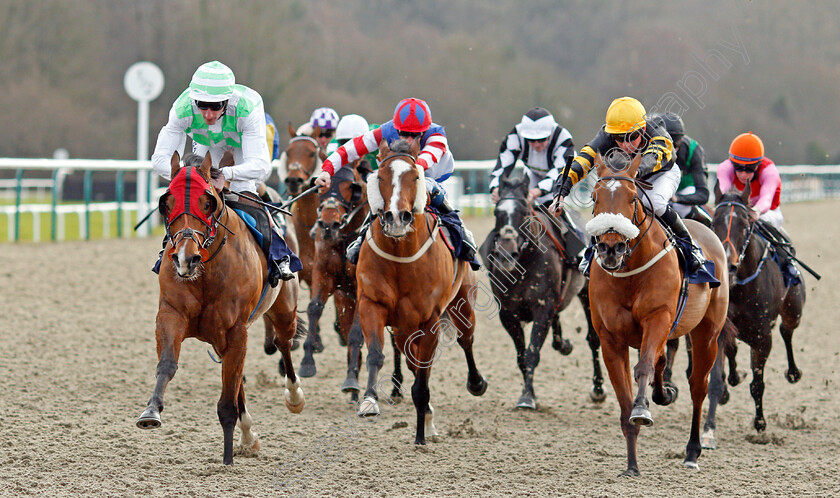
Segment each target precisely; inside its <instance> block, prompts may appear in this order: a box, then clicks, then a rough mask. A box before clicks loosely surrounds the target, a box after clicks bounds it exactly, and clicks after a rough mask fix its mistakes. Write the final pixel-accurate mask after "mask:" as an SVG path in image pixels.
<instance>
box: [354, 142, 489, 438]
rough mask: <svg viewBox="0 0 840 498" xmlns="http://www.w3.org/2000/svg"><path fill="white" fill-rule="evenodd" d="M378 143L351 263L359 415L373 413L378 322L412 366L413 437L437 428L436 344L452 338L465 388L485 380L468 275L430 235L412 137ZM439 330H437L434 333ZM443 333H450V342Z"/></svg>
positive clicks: (381, 333) (380, 340) (477, 389)
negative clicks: (358, 327) (357, 325)
mask: <svg viewBox="0 0 840 498" xmlns="http://www.w3.org/2000/svg"><path fill="white" fill-rule="evenodd" d="M393 147H394V148H393V150H391V149H389V147H388V145H387V144H386V142H385V141H383V142H382V143H381V144H380V146H379V157H378V159H379V170H378V171H377V172H376V174H373V175H370V176H369V177H368V181H367V185H368V188H367V193H368V201H369V203H370V209H371V212H372V213H375V214H376V220H375V221H374V222H373V224H372V225H371V227H370V229H369V230H368V234H367V237H366V240H365V243H364V244H363V245H362V248H361V253H360V255H359V263H358V265H357V267H356V285H357V288H358V291H357V303H358V308H359V317H360V319H361V324H362V331H363V333H364V338H365V344H366V345H367V347H368V357H367V366H368V383H367V390H366V391H365V395H364V399H363V400H362V402H361V403H360V404H359V409H358V413H359V415H361V416H376V415H378V414H379V405H378V402H377V397H378V395H377V391H376V384H377V376H378V374H379V370H380V369H381V368H382V364H383V360H384V355H383V354H382V349H383V345H384V344H385V327H386V326H388V325H390V326H391V327H392V333H393V337H394V339H395V340H396V344H397V347H398V348H399V350H400V352H401V353H403V354H404V355H406V363H407V364H408V366H409V369H410V370H411V371H412V372H413V373H414V384H413V385H412V387H411V397H412V400H413V401H414V407H415V410H416V412H417V431H416V434H415V438H414V444H417V445H423V444H426V437H427V436H429V437H432V436H435V435H436V434H437V431H436V430H435V426H434V420H433V415H434V410H433V409H432V406H431V404H430V403H429V376H430V373H431V368H432V364H433V363H434V361H435V360H436V358H437V357H436V355H435V353H436V352H439V351H438V343H441V345H444V344H447V341H449V342H448V344H447V345H452V344H454V342H455V340H457V342H458V344H459V345H460V346H461V349H463V351H464V355H465V356H466V360H467V368H468V373H467V390H468V391H469V392H470V393H471V394H473V395H475V396H480V395H482V394H484V392H485V391H486V390H487V381H486V380H485V379H484V377H482V376H481V374H480V373H479V372H478V369H477V368H476V366H475V359H474V358H473V352H472V343H473V332H474V330H475V310H474V302H475V301H474V299H475V296H474V295H472V294H471V292H474V290H473V287H474V285H475V284H476V281H477V279H476V276H475V274H474V272H473V271H472V269H471V268H470V266H469V264H468V263H467V262H465V261H461V260H459V259H456V258H455V257H454V256H453V255H452V253H451V252H450V250H449V248H448V247H447V246H446V243H445V242H444V240H443V238H442V237H439V236H438V231H439V220H438V219H437V218H436V217H435V216H433V215H432V214H431V213H429V212H427V211H426V210H425V209H426V205H427V203H428V194H427V193H426V188H425V180H424V172H423V169H422V168H420V167H418V166H417V165H416V164H415V160H416V158H417V154H418V152H419V150H420V144H419V141H414V142H413V144H412V145H411V146H410V147H409V145H408V143H407V142H406V141H404V140H400V141H397V142H395V143H394V145H393ZM441 335H444V336H445V337H443V338H442V337H441ZM450 339H452V340H451V341H450Z"/></svg>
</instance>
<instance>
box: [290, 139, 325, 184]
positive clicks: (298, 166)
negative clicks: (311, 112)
mask: <svg viewBox="0 0 840 498" xmlns="http://www.w3.org/2000/svg"><path fill="white" fill-rule="evenodd" d="M301 141H305V142H310V143H311V144H312V145H314V146H315V160H314V161H313V162H312V169H311V170H309V171H306V170H305V169H303V167H302V166H301V164H300V163H299V162H298V161H295V162H294V163H292V164H287V165H286V168H287V171H288V172H289V173H291V172H292V171H300V172H301V173H303V175H304V176H305V177H306V178H309V177H311V176H312V175H313V174H314V173H315V168H317V167H318V158H319V157H320V154H319V152H320V151H321V144H319V143H318V141H317V140H315V139H314V138H312V137H310V136H309V135H299V136H297V137H292V138H291V140H289V145H292V144H293V143H295V142H301ZM287 150H288V147H287Z"/></svg>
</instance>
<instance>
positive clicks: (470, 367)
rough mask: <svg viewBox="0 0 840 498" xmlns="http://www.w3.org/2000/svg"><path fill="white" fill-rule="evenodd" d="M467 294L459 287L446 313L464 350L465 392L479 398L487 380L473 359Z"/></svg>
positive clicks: (472, 329) (472, 320)
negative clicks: (456, 330)
mask: <svg viewBox="0 0 840 498" xmlns="http://www.w3.org/2000/svg"><path fill="white" fill-rule="evenodd" d="M468 293H469V288H468V287H467V286H466V285H463V286H461V291H460V292H459V293H458V295H457V296H456V297H455V299H456V301H454V302H453V304H451V305H450V306H449V308H447V311H446V313H447V315H449V317H450V319H451V320H452V322H453V323H454V324H455V328H457V329H458V345H459V346H461V349H463V350H464V356H465V357H466V359H467V391H469V392H470V394H472V395H473V396H481V395H482V394H484V392H485V391H487V380H485V379H484V377H483V376H482V375H481V373H479V371H478V368H477V367H476V366H475V358H474V357H473V349H472V347H473V334H474V332H475V310H474V309H473V307H472V304H471V303H470V301H469V299H468V297H469V296H468ZM546 332H547V330H546ZM542 341H545V333H543V337H542ZM542 341H540V346H542ZM537 355H539V350H537ZM537 361H539V360H537ZM534 366H536V365H534Z"/></svg>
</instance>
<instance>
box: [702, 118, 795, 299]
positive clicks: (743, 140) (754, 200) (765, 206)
mask: <svg viewBox="0 0 840 498" xmlns="http://www.w3.org/2000/svg"><path fill="white" fill-rule="evenodd" d="M717 180H718V184H719V187H720V191H721V192H727V191H728V190H729V189H731V188H732V187H733V186H734V187H735V188H737V189H738V190H744V188H745V186H746V184H747V183H749V184H750V205H751V206H750V213H749V215H750V221H753V222H755V221H758V220H761V221H762V222H765V223H767V224H769V225H772V226H773V227H774V228H776V229H777V231H778V232H780V234H781V235H782V237H784V239H786V240H785V241H784V242H789V241H790V238H789V237H788V236H787V234H786V233H785V232H784V230H783V229H782V222H783V221H784V216H782V210H781V209H780V204H781V195H782V178H781V177H780V176H779V170H778V169H776V164H775V163H774V162H773V161H771V160H770V159H769V158H767V157H766V156H765V155H764V142H762V141H761V139H760V138H759V137H758V135H754V134H753V132H748V133H742V134H740V135H738V136H737V137H735V140H733V141H732V145H730V146H729V159H727V160H726V161H723V162H722V163H720V164H719V165H718V168H717ZM771 242H773V241H771ZM776 252H777V253H778V254H779V255H780V256H781V257H782V261H781V262H780V265H781V266H782V270H783V271H784V272H785V273H786V278H787V275H790V276H793V275H796V276H798V273H799V270H797V269H796V266H795V265H794V263H793V260H791V259H790V257H788V256H787V255H786V254H785V251H776ZM799 282H800V281H799V280H796V281H795V283H799Z"/></svg>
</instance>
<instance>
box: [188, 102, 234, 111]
mask: <svg viewBox="0 0 840 498" xmlns="http://www.w3.org/2000/svg"><path fill="white" fill-rule="evenodd" d="M226 105H227V100H223V101H222V102H202V101H200V100H196V101H195V106H196V107H198V108H199V109H201V110H202V111H206V110H210V111H221V110H222V109H224V108H225V106H226Z"/></svg>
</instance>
